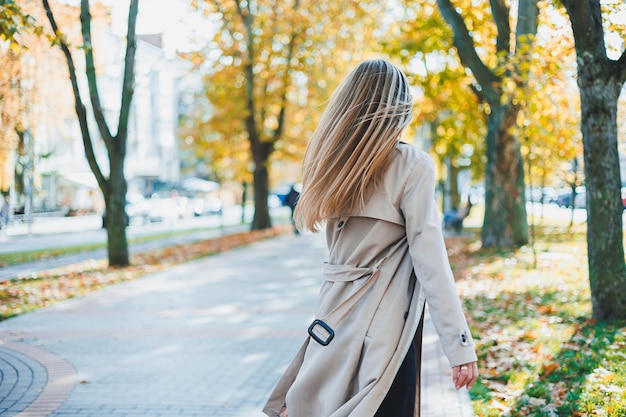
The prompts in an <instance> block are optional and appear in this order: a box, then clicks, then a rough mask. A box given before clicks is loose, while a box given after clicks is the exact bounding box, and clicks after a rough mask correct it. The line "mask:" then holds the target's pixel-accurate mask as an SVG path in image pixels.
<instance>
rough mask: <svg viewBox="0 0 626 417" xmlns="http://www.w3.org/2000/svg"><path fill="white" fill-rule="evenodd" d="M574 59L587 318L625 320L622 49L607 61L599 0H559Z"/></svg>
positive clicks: (625, 69) (625, 57)
mask: <svg viewBox="0 0 626 417" xmlns="http://www.w3.org/2000/svg"><path fill="white" fill-rule="evenodd" d="M563 5H564V6H565V8H566V9H567V13H568V14H569V17H570V21H571V23H572V30H573V32H574V41H575V45H576V56H577V63H578V87H579V89H580V102H581V130H582V134H583V149H584V158H585V182H586V188H587V199H586V204H587V254H588V257H589V284H590V287H591V303H592V307H593V317H594V318H596V319H597V320H613V319H626V297H624V294H625V293H626V264H625V263H624V244H623V241H622V239H623V230H622V227H623V225H622V212H623V207H622V203H621V195H620V194H621V192H620V191H621V190H620V188H621V180H620V167H619V156H618V150H617V100H618V98H619V94H620V90H621V88H622V86H623V84H624V82H625V81H626V52H623V53H622V55H621V57H620V58H619V59H618V60H617V61H613V60H611V59H609V58H608V57H607V55H606V47H605V44H604V28H603V19H602V11H601V5H600V2H599V1H597V0H585V1H583V0H563Z"/></svg>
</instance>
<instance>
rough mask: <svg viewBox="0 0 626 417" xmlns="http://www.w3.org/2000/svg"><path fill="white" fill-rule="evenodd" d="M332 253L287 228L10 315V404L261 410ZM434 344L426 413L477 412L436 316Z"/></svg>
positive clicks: (5, 368)
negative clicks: (447, 354) (457, 383)
mask: <svg viewBox="0 0 626 417" xmlns="http://www.w3.org/2000/svg"><path fill="white" fill-rule="evenodd" d="M325 254H326V249H325V245H324V241H323V236H322V235H319V234H318V235H310V234H307V235H304V236H299V237H297V236H291V235H289V236H281V237H278V238H274V239H269V240H265V241H262V242H257V243H255V244H251V245H248V246H245V247H241V248H238V249H235V250H232V251H229V252H225V253H222V254H220V255H217V256H212V257H208V258H205V259H202V260H198V261H194V262H191V263H188V264H184V265H180V266H177V267H174V268H171V269H168V270H167V271H164V272H160V273H157V274H154V275H150V276H147V277H144V278H141V279H138V280H135V281H131V282H127V283H123V284H119V285H116V286H113V287H109V288H107V289H105V290H102V291H99V292H97V293H94V294H91V295H89V296H86V297H83V298H79V299H73V300H69V301H66V302H63V303H59V304H57V305H55V306H53V307H50V308H47V309H43V310H39V311H37V312H34V313H30V314H25V315H22V316H20V317H16V318H13V319H9V320H6V321H4V322H0V415H1V416H4V417H13V416H19V417H44V416H54V417H79V416H80V417H105V416H106V417H112V416H115V417H139V416H141V417H173V416H178V417H180V416H186V417H194V416H199V417H200V416H201V417H211V416H228V417H261V416H262V414H261V412H260V409H261V407H262V405H263V404H264V402H265V400H266V397H267V395H268V393H269V391H270V390H271V388H272V387H273V385H274V383H275V382H276V380H277V378H278V377H279V375H280V374H281V372H282V371H283V370H284V368H285V366H286V365H287V363H288V362H289V360H290V359H291V358H292V356H293V355H294V354H295V352H296V350H297V348H298V347H299V345H300V344H301V342H302V340H303V338H304V337H305V336H306V328H307V326H308V324H309V323H310V321H311V319H312V311H313V308H314V305H315V299H316V296H317V292H318V288H319V268H320V263H321V262H322V261H323V260H324V259H325ZM424 344H425V346H424V353H423V372H424V375H423V377H424V386H423V391H422V398H423V402H424V404H423V414H422V415H423V416H471V415H472V414H471V407H470V405H469V399H468V396H467V392H466V391H464V390H461V391H458V392H457V391H455V390H454V387H453V386H452V382H451V376H450V370H449V366H448V364H447V360H446V359H445V358H444V357H443V353H442V350H441V347H440V344H439V341H438V338H437V336H436V334H435V332H434V328H433V326H432V324H431V323H430V321H429V320H427V322H426V325H425V334H424ZM320 417H322V416H320ZM390 417H391V416H390Z"/></svg>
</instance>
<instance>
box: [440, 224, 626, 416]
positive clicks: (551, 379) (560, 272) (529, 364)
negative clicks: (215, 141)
mask: <svg viewBox="0 0 626 417" xmlns="http://www.w3.org/2000/svg"><path fill="white" fill-rule="evenodd" d="M446 244H447V246H448V255H449V256H450V261H451V264H452V265H453V268H454V271H455V276H456V277H457V286H458V288H459V291H460V293H461V297H462V299H463V301H464V303H465V310H466V312H467V314H468V316H469V317H468V321H469V323H470V327H471V329H472V334H474V335H475V339H476V345H477V346H476V347H477V352H478V355H479V369H480V371H481V379H480V380H479V382H478V383H477V384H476V385H475V386H474V387H473V388H472V390H471V395H472V400H473V404H474V411H475V413H476V415H477V416H479V417H486V416H489V417H491V416H494V417H495V416H572V415H577V416H581V417H583V416H585V417H586V416H596V415H598V416H600V415H601V416H607V417H609V416H610V417H617V416H621V417H623V416H624V415H626V392H625V390H624V386H625V385H626V355H624V354H623V350H624V346H626V345H624V346H622V344H621V343H622V340H624V339H622V337H623V338H626V333H624V332H622V333H624V336H620V335H621V334H622V333H620V330H619V327H615V326H611V325H607V324H598V323H595V321H593V320H589V319H588V317H590V316H591V302H590V291H589V281H588V275H587V270H586V247H585V244H584V239H570V236H568V235H567V234H563V235H561V236H560V238H559V237H555V236H554V235H549V236H547V237H546V239H545V240H542V241H539V242H538V243H537V247H536V248H537V251H536V253H537V258H536V259H534V254H533V251H532V250H530V249H529V248H528V247H523V248H521V249H519V250H516V251H506V252H503V251H499V252H498V251H493V250H481V249H480V242H477V240H476V239H475V238H468V237H455V238H452V239H447V240H446ZM535 264H536V265H537V267H536V268H533V267H532V266H533V265H535ZM616 352H618V353H622V355H623V356H622V355H620V354H616ZM620 368H621V369H622V370H617V369H620ZM603 369H605V370H606V372H605V371H603ZM615 381H619V382H615ZM598 410H603V411H602V412H599V411H598ZM607 410H609V411H607Z"/></svg>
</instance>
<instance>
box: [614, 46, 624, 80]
mask: <svg viewBox="0 0 626 417" xmlns="http://www.w3.org/2000/svg"><path fill="white" fill-rule="evenodd" d="M615 65H617V72H618V74H619V81H620V84H624V83H625V82H626V50H625V51H624V52H622V55H621V56H620V57H619V59H618V60H617V61H615Z"/></svg>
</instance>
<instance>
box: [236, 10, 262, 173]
mask: <svg viewBox="0 0 626 417" xmlns="http://www.w3.org/2000/svg"><path fill="white" fill-rule="evenodd" d="M233 1H234V2H235V4H236V6H237V14H239V17H240V18H241V21H242V23H243V26H244V29H245V31H246V49H247V53H248V56H247V59H244V64H243V71H244V75H245V77H246V86H245V89H246V107H247V109H248V115H247V116H246V129H247V130H248V136H249V139H250V145H251V146H250V149H251V150H252V153H253V157H254V158H255V162H256V159H258V157H259V154H258V151H259V149H258V148H257V146H256V145H257V143H258V141H259V139H260V138H259V133H258V132H259V131H258V129H257V126H256V108H255V102H254V81H255V80H254V64H253V61H254V34H253V31H252V15H251V10H250V2H249V1H248V2H247V8H246V10H245V11H244V10H243V9H242V8H241V4H240V3H239V0H233Z"/></svg>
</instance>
